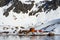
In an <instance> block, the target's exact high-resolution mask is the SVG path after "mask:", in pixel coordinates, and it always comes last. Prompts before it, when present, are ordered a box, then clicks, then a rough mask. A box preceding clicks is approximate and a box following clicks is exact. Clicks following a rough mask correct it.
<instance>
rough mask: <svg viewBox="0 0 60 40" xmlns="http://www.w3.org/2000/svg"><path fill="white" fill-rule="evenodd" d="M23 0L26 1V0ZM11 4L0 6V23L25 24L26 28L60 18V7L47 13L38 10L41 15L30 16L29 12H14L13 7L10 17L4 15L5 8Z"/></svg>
mask: <svg viewBox="0 0 60 40" xmlns="http://www.w3.org/2000/svg"><path fill="white" fill-rule="evenodd" d="M20 1H22V0H20ZM40 1H41V0H40ZM22 2H23V3H24V2H25V1H22ZM38 2H39V1H37V0H35V3H38ZM11 5H12V3H9V5H8V6H7V5H6V6H4V7H0V25H11V26H23V27H25V28H28V27H34V26H38V24H41V23H46V22H48V21H52V20H54V19H60V7H58V8H57V9H56V10H54V11H53V10H51V11H50V12H48V13H47V14H46V13H45V12H38V14H39V15H38V16H37V17H36V16H35V15H34V16H29V15H28V13H27V14H23V13H22V12H21V13H20V14H17V13H15V12H13V9H12V10H11V11H10V12H9V16H8V17H5V16H3V13H4V10H6V9H7V8H8V7H10V6H11ZM34 9H36V8H34V7H33V8H32V10H34ZM57 29H58V28H57Z"/></svg>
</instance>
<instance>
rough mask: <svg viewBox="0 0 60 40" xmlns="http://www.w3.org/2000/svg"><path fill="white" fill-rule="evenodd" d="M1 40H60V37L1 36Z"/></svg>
mask: <svg viewBox="0 0 60 40" xmlns="http://www.w3.org/2000/svg"><path fill="white" fill-rule="evenodd" d="M0 40H60V36H51V37H49V36H0Z"/></svg>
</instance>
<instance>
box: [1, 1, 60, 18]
mask: <svg viewBox="0 0 60 40" xmlns="http://www.w3.org/2000/svg"><path fill="white" fill-rule="evenodd" d="M11 1H12V5H11V6H10V7H9V8H7V9H6V10H5V12H4V13H3V15H5V16H6V17H7V16H8V15H9V12H10V11H11V10H12V9H13V8H14V9H13V11H14V12H16V13H20V12H23V13H28V14H29V16H32V15H35V14H36V13H38V12H46V13H48V12H49V11H50V10H51V9H52V10H56V9H57V8H58V6H60V0H52V1H46V0H45V1H40V2H38V3H35V1H34V0H28V1H25V2H27V3H29V2H30V4H26V3H23V2H22V1H21V0H8V1H7V0H0V7H3V6H5V5H7V6H8V3H9V2H11ZM40 4H42V5H40ZM34 6H35V8H37V9H35V10H32V9H33V8H34ZM36 16H37V15H36Z"/></svg>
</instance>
